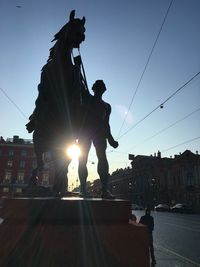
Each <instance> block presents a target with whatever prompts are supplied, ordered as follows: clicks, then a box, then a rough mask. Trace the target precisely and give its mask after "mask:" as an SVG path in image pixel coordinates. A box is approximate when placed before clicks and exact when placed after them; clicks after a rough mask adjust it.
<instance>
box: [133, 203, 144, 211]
mask: <svg viewBox="0 0 200 267" xmlns="http://www.w3.org/2000/svg"><path fill="white" fill-rule="evenodd" d="M132 210H144V207H143V206H141V205H137V204H132Z"/></svg>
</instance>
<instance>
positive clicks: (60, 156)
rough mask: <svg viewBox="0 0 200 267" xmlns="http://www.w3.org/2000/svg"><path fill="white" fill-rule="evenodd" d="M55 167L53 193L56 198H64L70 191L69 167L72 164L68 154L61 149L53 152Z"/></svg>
mask: <svg viewBox="0 0 200 267" xmlns="http://www.w3.org/2000/svg"><path fill="white" fill-rule="evenodd" d="M52 156H53V160H54V166H55V176H54V185H53V191H54V194H55V195H56V196H63V195H65V194H66V193H67V191H68V178H67V173H68V166H69V164H70V162H71V160H70V159H69V158H67V156H66V153H65V152H64V151H63V150H61V149H56V150H53V151H52Z"/></svg>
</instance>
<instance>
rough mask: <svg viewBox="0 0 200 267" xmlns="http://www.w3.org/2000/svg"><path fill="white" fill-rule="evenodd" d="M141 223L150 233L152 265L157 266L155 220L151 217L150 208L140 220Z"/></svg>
mask: <svg viewBox="0 0 200 267" xmlns="http://www.w3.org/2000/svg"><path fill="white" fill-rule="evenodd" d="M139 223H141V224H144V225H146V226H147V228H148V233H149V250H150V255H151V263H152V265H155V264H156V259H155V254H154V246H153V230H154V219H153V217H152V216H151V210H150V208H146V209H145V215H144V216H142V217H141V218H140V221H139Z"/></svg>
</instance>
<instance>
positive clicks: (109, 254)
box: [0, 198, 150, 267]
mask: <svg viewBox="0 0 200 267" xmlns="http://www.w3.org/2000/svg"><path fill="white" fill-rule="evenodd" d="M130 214H131V205H130V203H129V202H128V201H124V200H102V199H81V198H62V199H57V198H45V199H44V198H15V199H14V198H13V199H4V200H3V202H2V208H1V210H0V217H2V218H3V219H4V222H3V223H2V224H1V226H0V251H1V257H0V266H20V267H26V266H29V267H33V266H37V267H40V266H41V267H44V266H52V267H58V266H59V267H62V266H63V267H65V266H67V267H133V266H134V267H137V266H138V267H141V266H143V267H146V266H150V265H149V250H148V235H147V229H146V227H144V226H142V225H139V224H136V223H135V224H134V223H133V224H129V217H130Z"/></svg>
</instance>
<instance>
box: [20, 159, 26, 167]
mask: <svg viewBox="0 0 200 267" xmlns="http://www.w3.org/2000/svg"><path fill="white" fill-rule="evenodd" d="M25 164H26V162H25V161H24V160H21V161H20V163H19V167H20V168H25Z"/></svg>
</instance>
